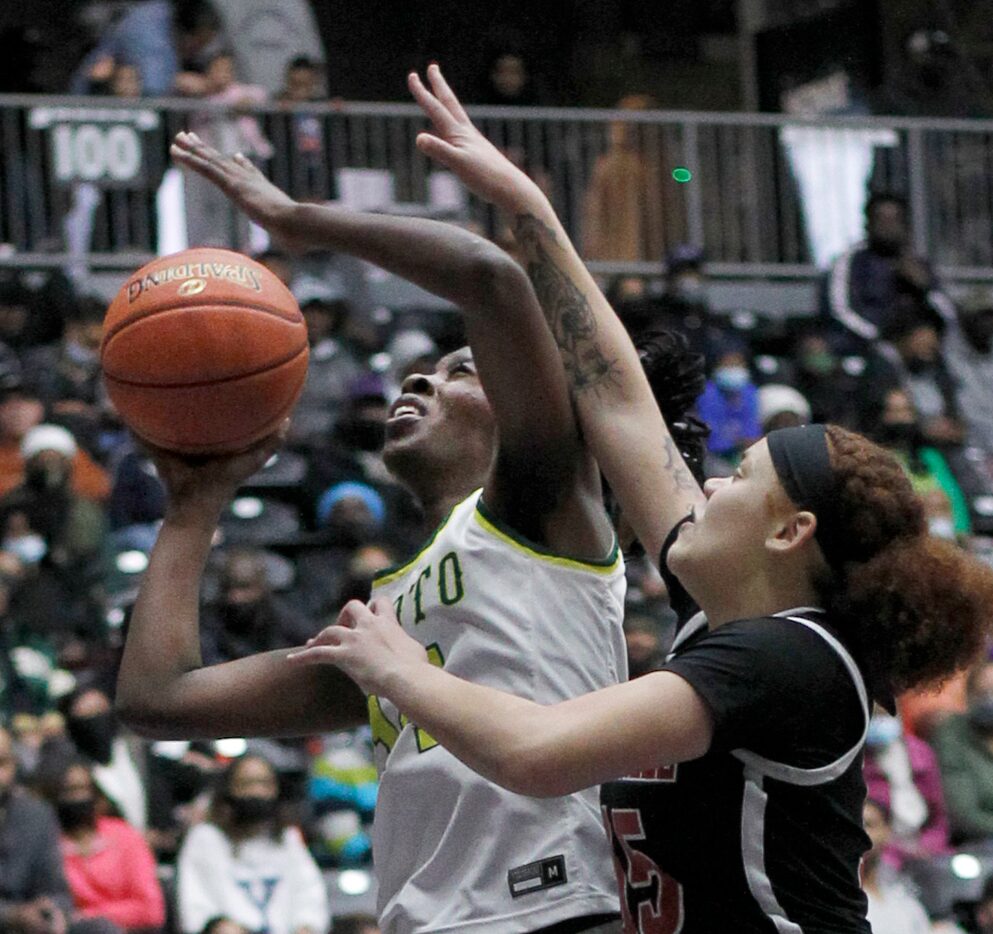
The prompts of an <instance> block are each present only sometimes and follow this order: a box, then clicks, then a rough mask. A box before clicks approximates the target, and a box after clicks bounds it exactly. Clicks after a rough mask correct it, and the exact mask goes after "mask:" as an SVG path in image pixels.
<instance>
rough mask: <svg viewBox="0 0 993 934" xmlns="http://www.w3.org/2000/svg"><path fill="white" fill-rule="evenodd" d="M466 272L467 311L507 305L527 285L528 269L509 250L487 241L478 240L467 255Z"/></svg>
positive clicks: (528, 286)
mask: <svg viewBox="0 0 993 934" xmlns="http://www.w3.org/2000/svg"><path fill="white" fill-rule="evenodd" d="M468 266H469V268H468V272H467V274H466V276H465V280H464V284H465V286H466V291H467V297H466V300H465V302H464V303H463V305H464V308H465V310H466V311H471V310H472V309H483V308H488V307H492V306H493V305H494V304H499V305H501V307H504V308H506V307H508V306H511V307H512V304H513V299H514V298H515V297H516V296H517V295H519V294H521V293H522V292H523V291H526V290H527V289H529V288H530V282H529V280H528V277H527V273H525V271H524V270H523V269H522V268H521V267H520V265H519V264H518V263H517V262H516V260H514V259H513V257H511V256H510V255H509V254H507V253H506V252H504V251H503V250H502V249H500V247H498V246H495V245H494V244H492V243H489V242H488V241H483V242H482V243H480V244H478V245H477V247H476V249H475V250H473V252H472V255H471V256H470V257H469V258H468Z"/></svg>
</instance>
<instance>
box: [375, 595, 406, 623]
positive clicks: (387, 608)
mask: <svg viewBox="0 0 993 934" xmlns="http://www.w3.org/2000/svg"><path fill="white" fill-rule="evenodd" d="M369 610H370V612H371V613H372V614H373V615H374V616H385V617H387V618H388V619H392V620H393V621H394V622H395V623H397V624H399V620H398V619H397V614H396V610H395V609H394V607H393V601H392V600H387V599H386V597H376V598H375V599H374V600H370V601H369Z"/></svg>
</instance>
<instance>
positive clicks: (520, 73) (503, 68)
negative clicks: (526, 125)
mask: <svg viewBox="0 0 993 934" xmlns="http://www.w3.org/2000/svg"><path fill="white" fill-rule="evenodd" d="M479 103H481V104H492V105H495V106H500V107H540V106H542V105H547V103H548V95H547V94H546V93H545V92H544V90H543V89H541V88H539V86H538V83H537V82H536V81H535V79H534V76H533V75H532V73H531V69H530V67H529V65H528V61H527V59H526V58H525V56H524V55H523V54H522V53H521V52H520V51H519V50H517V49H514V48H509V47H508V48H504V49H501V50H500V51H498V52H496V53H495V54H494V55H492V56H491V57H490V60H489V63H488V67H487V70H486V86H485V88H484V89H483V93H482V95H481V96H480V99H479Z"/></svg>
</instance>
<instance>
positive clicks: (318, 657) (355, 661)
mask: <svg viewBox="0 0 993 934" xmlns="http://www.w3.org/2000/svg"><path fill="white" fill-rule="evenodd" d="M287 660H288V661H289V662H290V663H291V664H294V665H337V666H338V667H339V668H340V669H341V670H342V671H344V672H345V674H347V675H348V676H349V677H350V678H351V679H352V680H353V681H354V682H355V683H356V684H357V685H358V686H359V687H360V688H362V690H363V691H364V692H365V693H366V694H382V695H384V696H387V697H388V696H389V694H390V688H389V685H390V682H391V681H392V679H393V678H394V676H395V675H397V674H398V673H400V672H401V671H404V670H409V669H410V668H411V667H416V666H420V665H429V664H430V662H429V661H428V656H427V652H425V651H424V647H423V646H422V645H421V644H420V643H419V642H417V641H415V640H414V639H411V638H410V636H408V635H407V634H406V633H405V632H404V631H403V630H402V629H401V628H400V623H399V621H398V620H397V617H396V613H395V612H394V610H393V604H392V603H390V601H389V600H384V599H382V598H380V599H377V600H373V601H372V602H371V603H370V604H369V605H368V606H366V605H365V604H363V603H360V602H359V601H358V600H352V601H350V602H349V603H347V604H346V605H345V608H344V609H343V610H342V611H341V613H340V614H339V615H338V621H337V623H335V624H333V625H331V626H328V627H327V628H325V629H324V630H322V631H321V632H320V633H318V634H317V635H316V636H314V638H313V639H310V640H308V642H307V644H306V645H305V646H304V647H303V648H300V649H297V650H295V651H293V652H291V653H290V654H289V655H288V656H287Z"/></svg>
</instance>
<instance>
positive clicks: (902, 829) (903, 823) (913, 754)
mask: <svg viewBox="0 0 993 934" xmlns="http://www.w3.org/2000/svg"><path fill="white" fill-rule="evenodd" d="M864 774H865V783H866V788H867V791H868V795H869V798H870V799H871V800H873V801H875V802H877V803H878V804H880V805H882V806H883V807H885V808H886V809H887V811H888V813H889V818H890V820H889V824H890V836H889V840H888V841H887V843H886V846H885V847H884V850H883V856H884V858H885V859H886V860H887V862H889V863H890V864H891V865H892V866H894V868H897V869H900V868H901V867H902V866H903V864H904V862H905V861H907V860H912V859H920V858H925V857H929V856H937V855H940V854H942V853H947V852H948V818H947V816H946V814H945V796H944V793H943V791H942V788H941V772H940V770H939V768H938V759H937V757H936V756H935V754H934V752H933V750H932V749H931V747H930V746H928V744H927V743H925V742H924V741H923V740H920V739H918V738H917V737H916V736H913V735H911V734H909V733H906V732H905V731H904V729H903V724H902V723H901V721H900V718H899V717H894V716H891V715H890V714H888V713H887V712H886V711H884V710H883V709H882V708H880V707H877V708H876V710H875V711H874V712H873V715H872V719H871V720H870V722H869V735H868V737H867V738H866V747H865V761H864Z"/></svg>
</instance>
